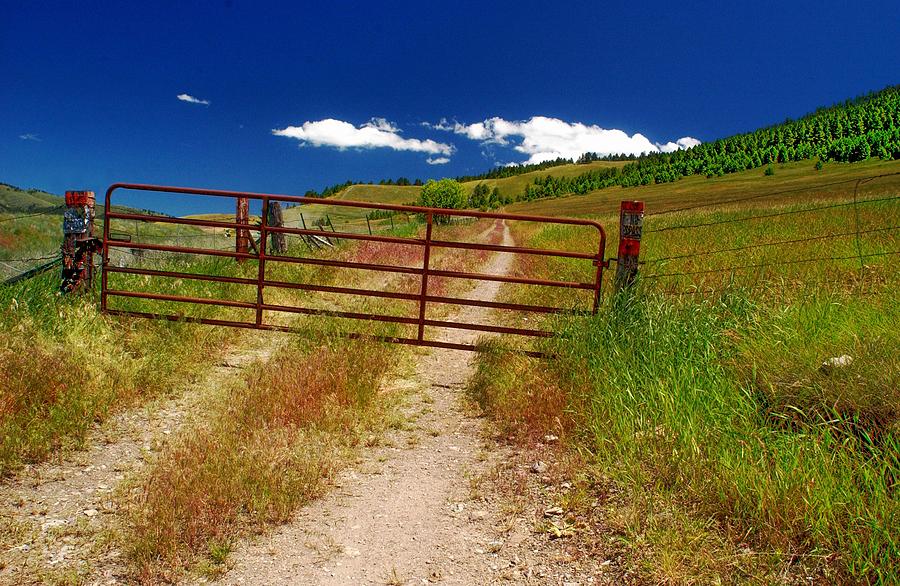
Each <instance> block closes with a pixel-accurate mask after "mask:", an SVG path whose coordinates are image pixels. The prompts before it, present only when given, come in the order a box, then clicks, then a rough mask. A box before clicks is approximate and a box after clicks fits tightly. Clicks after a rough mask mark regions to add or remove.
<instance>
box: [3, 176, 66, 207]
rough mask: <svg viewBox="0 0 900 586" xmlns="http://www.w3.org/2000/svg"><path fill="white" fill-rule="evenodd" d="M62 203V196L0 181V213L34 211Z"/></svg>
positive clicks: (63, 202)
mask: <svg viewBox="0 0 900 586" xmlns="http://www.w3.org/2000/svg"><path fill="white" fill-rule="evenodd" d="M64 204H65V201H64V200H63V198H61V197H60V196H58V195H53V194H52V193H47V192H44V191H40V190H37V189H20V188H18V187H15V186H14V185H9V184H6V183H0V213H26V212H36V211H40V210H44V209H48V208H55V207H59V206H61V205H64Z"/></svg>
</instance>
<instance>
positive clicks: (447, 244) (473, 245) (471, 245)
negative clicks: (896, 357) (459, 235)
mask: <svg viewBox="0 0 900 586" xmlns="http://www.w3.org/2000/svg"><path fill="white" fill-rule="evenodd" d="M431 245H432V246H440V247H442V248H466V249H471V250H490V251H492V252H514V253H518V254H534V255H537V256H560V257H563V258H587V259H594V258H597V255H596V254H588V253H586V252H569V251H567V250H545V249H542V248H527V247H523V246H504V245H502V244H479V243H477V242H454V241H452V240H432V241H431Z"/></svg>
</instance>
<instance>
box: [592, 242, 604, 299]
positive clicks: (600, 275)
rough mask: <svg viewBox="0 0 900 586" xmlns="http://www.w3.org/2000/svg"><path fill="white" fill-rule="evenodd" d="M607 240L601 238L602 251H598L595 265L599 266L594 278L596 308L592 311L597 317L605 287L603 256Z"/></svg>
mask: <svg viewBox="0 0 900 586" xmlns="http://www.w3.org/2000/svg"><path fill="white" fill-rule="evenodd" d="M605 248H606V238H600V249H599V250H598V251H597V258H596V259H594V264H596V265H597V274H596V276H595V277H594V308H593V310H592V311H591V313H592V314H593V315H597V310H598V309H599V308H600V288H601V287H602V285H603V255H604V254H605V253H606V250H604V249H605Z"/></svg>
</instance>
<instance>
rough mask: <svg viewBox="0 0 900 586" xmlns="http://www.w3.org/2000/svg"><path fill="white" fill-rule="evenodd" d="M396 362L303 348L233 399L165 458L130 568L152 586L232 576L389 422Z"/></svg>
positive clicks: (132, 544)
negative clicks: (388, 385)
mask: <svg viewBox="0 0 900 586" xmlns="http://www.w3.org/2000/svg"><path fill="white" fill-rule="evenodd" d="M388 366H389V354H388V353H386V352H383V351H380V350H378V349H377V348H376V347H374V345H373V344H371V343H364V342H359V341H355V342H349V341H348V342H344V343H336V344H326V345H323V346H321V347H319V348H316V349H314V350H311V351H310V350H305V349H303V348H302V347H300V346H298V345H294V346H290V347H288V348H285V349H284V350H282V351H280V352H279V353H278V354H277V355H276V356H275V357H274V358H272V359H271V360H270V361H269V362H268V363H267V364H258V365H256V366H255V367H253V368H250V369H248V372H249V373H251V374H248V376H247V377H246V379H245V380H244V381H242V382H240V383H238V384H236V385H235V386H234V387H233V388H231V389H228V390H226V391H225V392H224V393H222V394H221V396H220V398H219V400H218V401H217V403H216V404H215V405H214V406H213V412H212V413H211V414H210V416H209V417H208V419H204V420H202V421H200V422H198V423H197V425H195V426H193V427H192V428H190V429H187V430H186V431H185V432H184V433H183V434H182V436H181V437H179V438H177V439H176V440H175V441H174V442H173V443H172V444H171V445H170V447H169V448H168V449H166V450H165V451H164V452H162V453H161V454H160V455H159V457H158V458H157V460H156V461H155V462H154V464H153V466H152V467H151V469H150V471H149V472H148V474H147V476H146V477H144V478H142V479H141V480H140V481H139V482H138V483H137V486H136V487H135V488H136V491H135V492H134V496H133V499H132V501H131V502H130V503H129V507H128V508H129V512H128V517H129V525H130V530H129V535H128V536H127V539H128V542H129V556H130V558H131V560H132V562H133V564H134V567H135V572H136V576H135V577H136V578H138V579H139V580H140V581H142V582H145V583H152V582H155V581H157V580H159V579H173V578H174V577H175V576H177V575H178V574H179V573H180V572H182V571H183V570H185V569H188V568H191V567H193V566H195V564H198V563H200V562H202V563H203V564H205V565H207V566H208V565H209V563H210V562H211V563H212V564H213V565H220V564H221V563H222V562H224V559H225V558H226V557H227V553H228V551H229V550H230V547H231V544H232V543H233V541H234V540H235V539H236V538H237V537H238V536H240V535H241V534H243V533H245V532H247V531H253V530H259V529H261V528H262V527H263V526H264V525H265V524H267V523H271V522H283V521H285V520H287V519H288V518H289V516H290V514H291V513H292V512H293V511H294V509H295V508H296V507H297V506H298V505H299V504H302V503H303V502H306V501H308V500H310V499H311V498H314V497H315V496H316V495H318V494H319V493H320V491H321V490H322V488H323V481H324V480H325V479H327V478H328V477H329V476H330V475H331V474H332V473H333V472H334V471H335V470H336V469H337V468H339V467H340V466H342V465H343V464H344V463H345V462H346V459H347V458H346V457H347V455H348V449H349V448H352V447H353V446H355V445H356V444H357V442H358V441H359V439H360V437H361V436H362V433H363V431H365V430H370V429H372V428H374V427H377V426H378V425H379V424H380V422H382V421H383V419H382V417H383V415H384V410H385V409H386V402H385V401H382V400H376V397H377V396H378V385H379V381H380V380H381V378H382V377H383V376H384V374H385V373H386V372H387V369H388Z"/></svg>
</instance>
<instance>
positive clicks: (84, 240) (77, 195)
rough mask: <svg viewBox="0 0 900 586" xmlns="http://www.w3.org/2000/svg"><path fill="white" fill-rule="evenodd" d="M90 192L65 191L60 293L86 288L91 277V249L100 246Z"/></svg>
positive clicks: (89, 286) (92, 268)
mask: <svg viewBox="0 0 900 586" xmlns="http://www.w3.org/2000/svg"><path fill="white" fill-rule="evenodd" d="M94 203H95V198H94V192H93V191H67V192H66V211H65V212H64V214H63V245H62V259H63V264H62V267H63V268H62V285H60V290H61V291H62V292H63V293H70V292H73V291H81V290H84V289H90V288H91V284H92V282H93V278H94V252H97V251H99V250H100V246H99V241H98V240H96V239H95V238H94Z"/></svg>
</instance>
